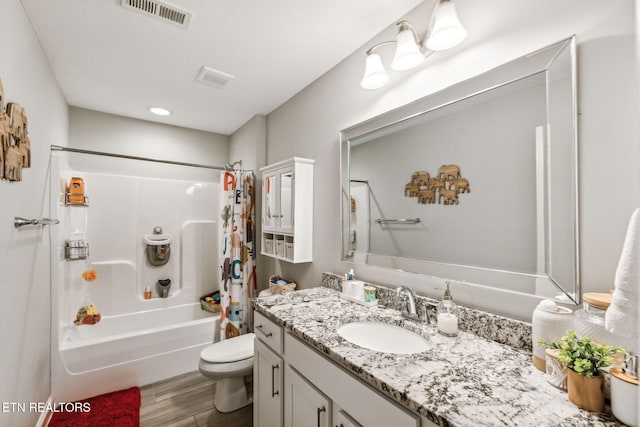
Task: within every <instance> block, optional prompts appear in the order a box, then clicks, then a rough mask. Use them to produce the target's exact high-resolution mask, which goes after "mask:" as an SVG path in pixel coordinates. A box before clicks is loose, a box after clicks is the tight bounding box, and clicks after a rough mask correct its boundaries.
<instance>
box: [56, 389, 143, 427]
mask: <svg viewBox="0 0 640 427" xmlns="http://www.w3.org/2000/svg"><path fill="white" fill-rule="evenodd" d="M58 410H59V411H60V412H54V414H53V417H51V421H49V427H138V426H139V425H140V389H139V388H138V387H131V388H128V389H126V390H120V391H114V392H112V393H107V394H101V395H99V396H95V397H90V398H89V399H85V400H80V401H79V402H74V403H66V404H64V405H63V406H62V407H61V408H58Z"/></svg>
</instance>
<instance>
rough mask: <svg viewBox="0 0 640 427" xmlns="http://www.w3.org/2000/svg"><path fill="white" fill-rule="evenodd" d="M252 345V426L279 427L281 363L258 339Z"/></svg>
mask: <svg viewBox="0 0 640 427" xmlns="http://www.w3.org/2000/svg"><path fill="white" fill-rule="evenodd" d="M254 345H255V347H254V361H253V425H254V426H255V427H281V426H282V368H283V362H282V359H281V358H280V357H278V355H276V354H275V353H274V352H273V351H271V350H269V349H268V348H267V346H266V345H265V344H263V343H262V341H260V340H259V339H258V338H256V339H255V343H254Z"/></svg>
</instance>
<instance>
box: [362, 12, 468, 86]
mask: <svg viewBox="0 0 640 427" xmlns="http://www.w3.org/2000/svg"><path fill="white" fill-rule="evenodd" d="M397 26H398V35H397V36H396V40H395V41H386V42H382V43H378V44H377V45H375V46H373V47H371V48H370V49H369V50H367V52H366V54H367V61H366V64H365V71H364V76H363V77H362V81H361V82H360V86H362V87H363V88H365V89H378V88H381V87H383V86H384V85H386V84H387V83H388V82H389V75H388V74H387V72H386V71H385V69H384V66H383V65H382V59H381V58H380V55H379V54H377V53H376V52H375V50H376V49H378V48H379V47H382V46H385V45H388V44H396V53H395V56H394V57H393V62H392V63H391V68H392V69H394V70H396V71H404V70H410V69H411V68H414V67H416V66H418V65H420V64H421V63H422V61H424V59H425V58H427V57H428V56H430V55H431V54H432V53H433V52H435V51H440V50H446V49H451V48H452V47H455V46H457V45H459V44H460V43H462V41H463V40H464V39H465V38H466V37H467V30H466V29H465V28H464V27H463V26H462V23H461V22H460V19H459V18H458V13H457V12H456V7H455V4H454V3H453V0H437V3H436V6H435V8H434V9H433V13H432V14H431V21H430V24H429V28H428V30H427V34H426V36H425V38H424V40H423V41H419V39H418V33H417V31H416V29H415V28H414V26H413V25H412V24H411V23H410V22H409V21H405V20H403V21H400V22H398V23H397Z"/></svg>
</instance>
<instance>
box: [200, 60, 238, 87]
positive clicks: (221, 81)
mask: <svg viewBox="0 0 640 427" xmlns="http://www.w3.org/2000/svg"><path fill="white" fill-rule="evenodd" d="M234 77H235V76H233V75H231V74H227V73H223V72H222V71H218V70H214V69H213V68H209V67H207V66H205V65H203V66H202V68H200V71H198V75H196V81H197V82H200V83H203V84H206V85H209V86H213V87H217V88H218V89H222V88H223V87H225V86H226V84H227V83H229V80H231V79H233V78H234Z"/></svg>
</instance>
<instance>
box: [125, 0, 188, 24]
mask: <svg viewBox="0 0 640 427" xmlns="http://www.w3.org/2000/svg"><path fill="white" fill-rule="evenodd" d="M122 6H124V7H125V8H127V9H131V10H135V11H136V12H139V13H142V14H143V15H147V16H151V17H154V18H156V19H159V20H161V21H163V22H169V23H171V24H173V25H176V26H178V27H181V28H187V27H189V23H190V22H191V13H189V12H187V11H185V10H182V9H179V8H177V7H175V6H172V5H170V4H167V3H163V2H160V1H158V0H122Z"/></svg>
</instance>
